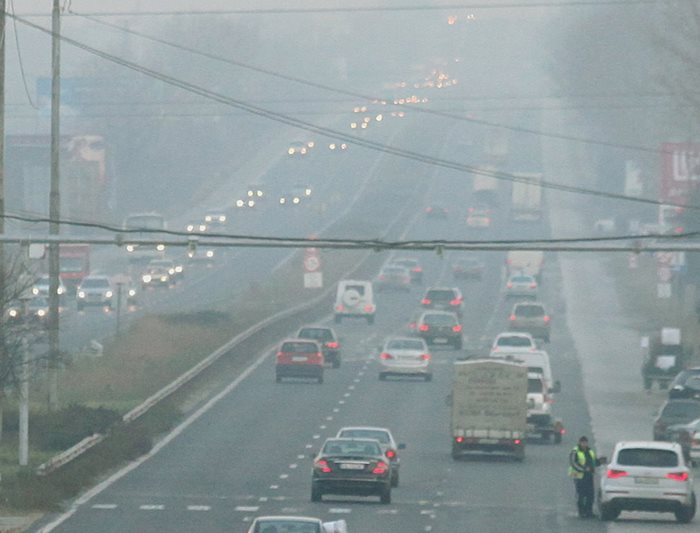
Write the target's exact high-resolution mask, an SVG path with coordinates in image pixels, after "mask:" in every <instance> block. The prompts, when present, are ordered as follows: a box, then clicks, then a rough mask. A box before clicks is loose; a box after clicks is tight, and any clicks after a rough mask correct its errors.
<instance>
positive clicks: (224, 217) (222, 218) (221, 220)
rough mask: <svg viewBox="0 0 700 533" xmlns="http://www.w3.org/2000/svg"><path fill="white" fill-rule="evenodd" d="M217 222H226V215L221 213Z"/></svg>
mask: <svg viewBox="0 0 700 533" xmlns="http://www.w3.org/2000/svg"><path fill="white" fill-rule="evenodd" d="M258 196H262V194H259V195H258ZM219 222H226V215H221V216H220V217H219Z"/></svg>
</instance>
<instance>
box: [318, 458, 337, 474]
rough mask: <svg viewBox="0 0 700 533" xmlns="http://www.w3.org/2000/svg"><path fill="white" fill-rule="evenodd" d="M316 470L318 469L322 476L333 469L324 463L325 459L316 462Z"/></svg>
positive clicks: (326, 462)
mask: <svg viewBox="0 0 700 533" xmlns="http://www.w3.org/2000/svg"><path fill="white" fill-rule="evenodd" d="M316 468H318V469H319V470H320V471H321V472H323V473H324V474H327V473H329V472H332V471H333V469H332V468H331V467H330V466H328V461H326V460H325V459H319V460H318V461H316Z"/></svg>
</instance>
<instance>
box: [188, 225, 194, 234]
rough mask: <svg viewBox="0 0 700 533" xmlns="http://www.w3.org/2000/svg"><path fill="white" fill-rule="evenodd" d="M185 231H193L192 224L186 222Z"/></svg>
mask: <svg viewBox="0 0 700 533" xmlns="http://www.w3.org/2000/svg"><path fill="white" fill-rule="evenodd" d="M187 231H188V232H189V233H192V232H193V231H194V224H187Z"/></svg>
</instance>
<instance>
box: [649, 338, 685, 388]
mask: <svg viewBox="0 0 700 533" xmlns="http://www.w3.org/2000/svg"><path fill="white" fill-rule="evenodd" d="M647 344H648V347H647V348H646V349H645V350H643V358H644V361H643V363H642V379H643V380H644V389H645V390H651V388H652V386H653V384H654V383H655V382H656V383H657V384H658V386H659V388H661V389H667V388H668V387H669V385H670V383H671V381H672V380H673V379H674V378H675V377H676V375H678V373H679V372H680V371H681V370H683V368H684V366H685V363H686V359H687V357H686V353H685V351H684V349H683V345H682V343H681V330H680V329H679V328H661V332H660V333H659V334H656V335H653V336H651V338H647Z"/></svg>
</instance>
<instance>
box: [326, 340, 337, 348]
mask: <svg viewBox="0 0 700 533" xmlns="http://www.w3.org/2000/svg"><path fill="white" fill-rule="evenodd" d="M326 347H327V348H333V349H335V348H337V347H338V343H337V342H335V341H331V342H327V343H326Z"/></svg>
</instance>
